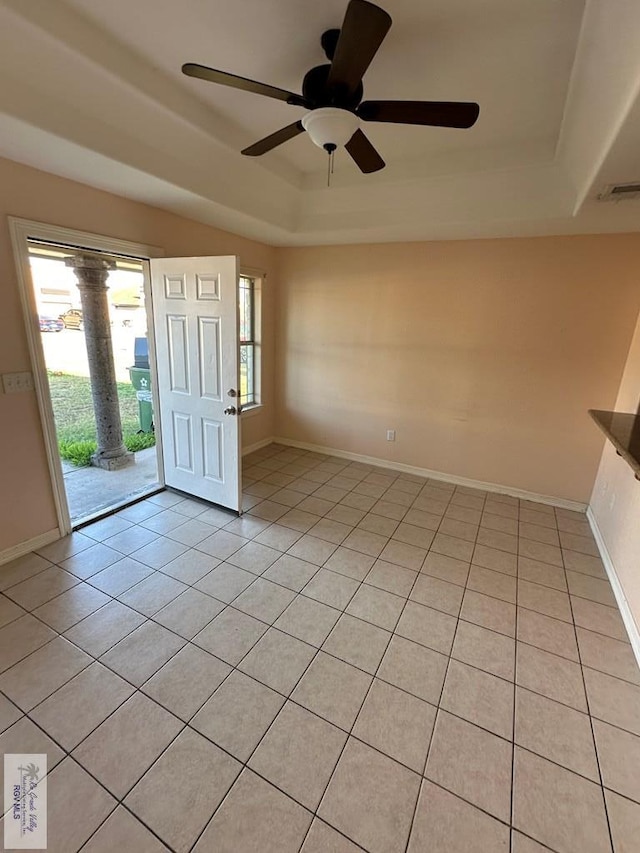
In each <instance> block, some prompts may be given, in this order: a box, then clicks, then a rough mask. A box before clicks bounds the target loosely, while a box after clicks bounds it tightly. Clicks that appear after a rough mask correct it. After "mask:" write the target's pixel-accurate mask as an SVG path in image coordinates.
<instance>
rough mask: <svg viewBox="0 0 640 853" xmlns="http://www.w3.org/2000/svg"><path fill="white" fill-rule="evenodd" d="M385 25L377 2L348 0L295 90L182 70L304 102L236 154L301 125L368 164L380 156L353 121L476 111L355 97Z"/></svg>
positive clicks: (364, 167) (363, 166) (449, 117)
mask: <svg viewBox="0 0 640 853" xmlns="http://www.w3.org/2000/svg"><path fill="white" fill-rule="evenodd" d="M390 27H391V17H390V15H389V14H388V13H387V12H385V11H384V9H380V8H379V7H378V6H374V5H373V3H369V2H367V0H349V5H348V6H347V11H346V14H345V16H344V21H343V22H342V28H341V29H339V30H337V29H334V30H327V31H326V32H325V33H323V35H322V38H321V40H320V43H321V45H322V48H323V50H324V52H325V54H326V56H327V59H329V62H330V64H328V65H318V66H316V67H315V68H312V69H311V70H310V71H308V72H307V73H306V74H305V77H304V80H303V82H302V95H296V94H295V93H294V92H288V91H286V90H285V89H279V88H277V87H275V86H269V85H267V84H266V83H258V82H256V81H255V80H249V79H247V78H246V77H238V76H237V75H235V74H229V73H227V72H226V71H218V70H216V69H215V68H208V67H207V66H206V65H197V64H195V63H192V62H189V63H187V64H185V65H183V66H182V71H183V73H184V74H186V75H188V76H189V77H199V78H201V79H202V80H210V81H212V82H213V83H221V84H222V85H224V86H231V87H233V88H235V89H243V90H244V91H246V92H254V93H255V94H257V95H265V96H266V97H268V98H275V99H277V100H280V101H286V103H288V104H291V105H293V106H296V107H304V108H306V109H307V110H309V112H308V113H307V114H306V115H305V116H304V117H303V118H302V120H301V121H295V122H293V123H292V124H289V125H287V126H286V127H282V128H280V130H277V131H276V132H275V133H271V134H270V135H269V136H266V137H265V138H264V139H261V140H259V141H258V142H255V143H254V144H253V145H250V146H249V147H248V148H245V149H244V150H243V151H242V153H243V154H246V155H248V156H249V157H258V156H259V155H261V154H266V153H267V152H268V151H271V150H272V149H274V148H275V147H276V146H278V145H281V144H282V143H283V142H287V140H289V139H293V138H294V137H295V136H298V134H300V133H303V132H304V131H305V130H306V131H307V133H308V134H309V136H310V137H311V139H312V140H313V142H315V144H316V145H318V146H320V147H321V148H324V149H325V151H327V152H328V153H329V155H331V154H332V153H333V152H334V151H335V150H336V148H337V147H338V146H339V145H344V146H345V148H346V149H347V151H348V153H349V154H350V156H351V157H352V159H353V160H354V161H355V163H356V165H357V166H358V168H359V169H360V171H362V172H376V171H378V169H383V168H384V166H385V162H384V160H383V159H382V157H381V156H380V155H379V154H378V152H377V151H376V149H375V148H374V147H373V145H372V144H371V142H369V140H368V139H367V137H366V136H365V134H364V133H363V132H362V130H360V127H359V125H360V121H363V122H367V121H381V122H391V123H394V124H415V125H429V126H432V127H459V128H468V127H471V126H472V125H473V124H475V122H476V120H477V118H478V115H479V112H480V107H479V106H478V104H476V103H468V102H450V101H363V100H362V96H363V87H362V78H363V76H364V74H365V72H366V70H367V68H368V67H369V65H370V63H371V60H372V59H373V57H374V56H375V55H376V53H377V51H378V49H379V47H380V45H381V44H382V42H383V40H384V37H385V36H386V34H387V32H388V31H389V28H390Z"/></svg>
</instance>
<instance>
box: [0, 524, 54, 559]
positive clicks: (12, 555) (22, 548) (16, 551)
mask: <svg viewBox="0 0 640 853" xmlns="http://www.w3.org/2000/svg"><path fill="white" fill-rule="evenodd" d="M60 536H61V534H60V531H59V530H58V528H57V527H55V528H54V529H53V530H47V532H46V533H41V534H40V535H39V536H34V537H33V539H27V540H26V542H19V543H18V544H17V545H12V546H11V548H5V550H4V551H0V566H4V564H5V563H10V562H11V561H12V560H17V559H18V557H24V555H25V554H30V553H31V551H36V550H37V549H38V548H44V546H45V545H50V544H51V543H52V542H56V541H57V540H58V539H60Z"/></svg>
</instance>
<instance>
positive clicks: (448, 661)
mask: <svg viewBox="0 0 640 853" xmlns="http://www.w3.org/2000/svg"><path fill="white" fill-rule="evenodd" d="M454 493H455V492H454ZM485 501H486V498H485ZM450 504H451V498H450V499H449V503H448V504H447V507H449V506H450ZM443 518H444V515H443ZM439 528H440V525H438V529H439ZM437 532H438V531H436V535H437ZM474 549H475V545H474ZM425 559H426V557H425ZM470 571H471V568H469V571H468V572H467V580H468V579H469V572H470ZM416 582H417V578H416ZM414 585H415V584H414ZM412 591H413V587H412ZM465 591H466V583H465ZM463 600H464V593H463V596H462V599H461V600H460V608H459V610H458V616H457V617H456V626H455V629H454V632H453V636H452V638H451V648H450V650H449V656H448V658H447V663H446V666H445V670H444V677H443V679H442V686H441V688H440V695H439V697H438V702H437V704H436V706H435V707H436V713H435V715H434V718H433V728H432V729H431V735H430V737H429V743H428V744H427V751H426V754H425V757H424V764H423V766H422V774H421V776H422V778H421V780H420V786H419V787H418V796H417V798H416V802H415V805H414V807H413V814H412V816H411V823H410V824H409V834H408V836H407V842H406V844H405V848H404V849H405V853H407V851H408V850H409V845H410V843H411V836H412V835H413V827H414V824H415V819H416V815H417V813H418V803H419V802H420V796H421V794H422V791H423V789H424V783H425V781H426V780H427V776H426V773H427V763H428V761H429V753H430V752H431V746H432V745H433V738H434V736H435V732H436V726H437V725H438V717H439V715H440V706H441V702H442V696H443V694H444V686H445V684H446V682H447V675H448V674H449V666H450V664H451V654H452V652H453V645H454V643H455V637H456V634H457V633H458V625H459V624H460V613H461V612H462V602H463ZM428 781H429V782H430V781H431V780H428Z"/></svg>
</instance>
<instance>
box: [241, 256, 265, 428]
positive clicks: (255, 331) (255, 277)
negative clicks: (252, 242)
mask: <svg viewBox="0 0 640 853" xmlns="http://www.w3.org/2000/svg"><path fill="white" fill-rule="evenodd" d="M264 277H265V276H264V273H261V272H257V271H255V270H250V269H247V268H244V267H243V268H241V269H240V272H239V274H238V359H239V362H238V367H239V368H240V353H241V352H242V349H243V347H244V348H247V351H248V352H250V353H252V359H253V400H252V401H251V402H248V403H243V402H242V397H239V398H238V402H239V404H240V407H241V412H242V414H244V415H251V414H252V413H256V412H258V411H259V410H260V409H261V408H262V406H263V400H262V357H261V356H262V347H261V343H262V281H263V279H264ZM242 279H245V280H248V281H250V282H251V302H250V305H251V317H250V324H251V337H250V338H248V339H243V338H242V337H241V323H240V293H241V287H242V285H241V281H242ZM239 372H240V370H238V373H239ZM238 378H239V379H240V377H238ZM239 390H240V389H239Z"/></svg>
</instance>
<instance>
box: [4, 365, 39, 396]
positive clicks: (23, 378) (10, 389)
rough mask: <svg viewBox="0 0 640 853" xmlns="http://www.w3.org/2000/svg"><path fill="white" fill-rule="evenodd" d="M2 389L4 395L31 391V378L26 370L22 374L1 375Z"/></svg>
mask: <svg viewBox="0 0 640 853" xmlns="http://www.w3.org/2000/svg"><path fill="white" fill-rule="evenodd" d="M2 387H3V388H4V393H5V394H19V393H20V392H21V391H33V376H32V374H31V373H30V372H29V371H28V370H27V371H25V372H24V373H3V374H2Z"/></svg>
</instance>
